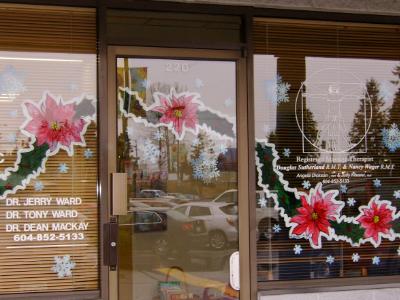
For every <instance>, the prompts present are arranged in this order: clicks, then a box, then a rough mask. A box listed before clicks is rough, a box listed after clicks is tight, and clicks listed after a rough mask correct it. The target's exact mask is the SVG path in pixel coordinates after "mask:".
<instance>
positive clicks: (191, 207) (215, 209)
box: [174, 202, 238, 250]
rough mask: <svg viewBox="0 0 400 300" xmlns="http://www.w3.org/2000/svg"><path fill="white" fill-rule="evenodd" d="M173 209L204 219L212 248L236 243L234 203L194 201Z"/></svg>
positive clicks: (235, 209)
mask: <svg viewBox="0 0 400 300" xmlns="http://www.w3.org/2000/svg"><path fill="white" fill-rule="evenodd" d="M174 210H175V211H177V212H179V213H181V214H183V215H185V216H187V217H190V218H193V219H195V220H203V221H204V223H205V225H206V227H207V231H208V236H209V246H210V247H211V248H212V249H215V250H220V249H224V248H227V247H228V246H229V245H230V244H233V243H237V241H238V230H237V205H236V204H227V203H213V202H195V203H190V204H182V205H178V206H177V207H175V208H174Z"/></svg>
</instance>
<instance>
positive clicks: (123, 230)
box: [117, 58, 238, 300]
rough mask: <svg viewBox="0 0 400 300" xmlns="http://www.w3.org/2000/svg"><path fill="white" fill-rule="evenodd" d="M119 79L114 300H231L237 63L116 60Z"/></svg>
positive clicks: (234, 294) (233, 294)
mask: <svg viewBox="0 0 400 300" xmlns="http://www.w3.org/2000/svg"><path fill="white" fill-rule="evenodd" d="M117 75H118V91H117V95H118V107H119V112H118V170H119V171H120V172H126V173H128V190H129V213H128V215H127V216H123V217H121V218H120V219H119V224H120V239H121V244H122V246H121V248H120V260H121V261H120V269H119V279H120V280H119V281H120V296H121V298H122V299H132V300H133V299H134V300H141V299H143V300H144V299H146V300H148V299H181V298H179V297H182V298H183V299H210V298H211V299H222V297H223V296H226V297H229V296H230V297H231V298H229V299H237V298H238V292H236V291H234V290H233V289H232V288H231V287H230V286H229V263H228V260H229V257H230V255H231V254H232V253H233V252H235V251H237V249H238V226H237V223H238V218H237V196H236V194H237V149H236V128H235V116H236V110H235V105H234V103H235V98H236V74H235V63H234V62H228V61H226V62H218V61H189V60H165V59H128V58H118V59H117ZM222 87H223V88H222ZM229 191H233V194H235V200H232V201H228V200H227V201H225V200H224V201H214V200H215V199H218V197H219V196H220V195H223V194H224V193H226V192H229ZM149 295H150V296H149ZM162 297H167V298H162ZM168 297H169V298H168ZM173 297H175V298H173ZM208 297H210V298H208ZM212 297H215V298H212Z"/></svg>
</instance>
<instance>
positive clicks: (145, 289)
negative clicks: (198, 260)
mask: <svg viewBox="0 0 400 300" xmlns="http://www.w3.org/2000/svg"><path fill="white" fill-rule="evenodd" d="M168 270H169V269H168V268H160V269H154V270H152V271H133V276H134V278H135V281H136V282H135V286H136V287H138V286H139V287H140V290H137V289H136V292H135V289H134V287H133V286H132V285H131V284H130V282H129V280H127V278H126V277H125V276H124V273H123V274H121V276H120V280H121V283H120V288H121V290H129V289H133V290H134V299H135V300H151V299H157V298H156V297H157V296H158V293H157V290H158V285H159V282H165V280H166V273H167V272H168ZM227 271H228V270H227ZM170 277H171V279H170V280H171V281H172V280H174V281H179V282H182V284H183V286H185V285H186V284H187V286H188V290H189V292H190V293H192V294H193V295H197V296H200V298H199V299H205V298H203V295H204V293H205V289H207V290H208V291H206V293H208V296H209V297H213V296H214V297H223V296H230V297H231V298H227V299H232V300H233V299H239V295H238V292H237V291H234V290H233V289H231V288H230V287H229V286H227V283H226V275H225V274H224V273H223V272H188V273H186V272H185V273H184V274H182V273H178V272H172V273H171V276H170ZM211 299H212V298H211ZM217 299H218V298H217Z"/></svg>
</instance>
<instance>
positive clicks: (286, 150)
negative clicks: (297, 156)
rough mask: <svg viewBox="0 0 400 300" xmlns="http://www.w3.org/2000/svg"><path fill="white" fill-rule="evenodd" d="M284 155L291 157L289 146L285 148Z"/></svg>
mask: <svg viewBox="0 0 400 300" xmlns="http://www.w3.org/2000/svg"><path fill="white" fill-rule="evenodd" d="M283 156H285V157H289V156H290V149H289V148H285V149H283Z"/></svg>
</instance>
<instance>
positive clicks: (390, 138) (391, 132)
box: [381, 123, 400, 152]
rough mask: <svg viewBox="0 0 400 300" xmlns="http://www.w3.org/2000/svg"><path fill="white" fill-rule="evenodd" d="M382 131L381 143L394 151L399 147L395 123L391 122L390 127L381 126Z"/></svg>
mask: <svg viewBox="0 0 400 300" xmlns="http://www.w3.org/2000/svg"><path fill="white" fill-rule="evenodd" d="M381 132H382V144H383V145H384V146H385V147H386V148H387V149H389V151H390V152H395V151H396V150H397V149H398V148H400V130H399V128H398V127H397V124H395V123H393V124H392V126H390V128H389V129H388V128H383V129H382V130H381Z"/></svg>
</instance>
